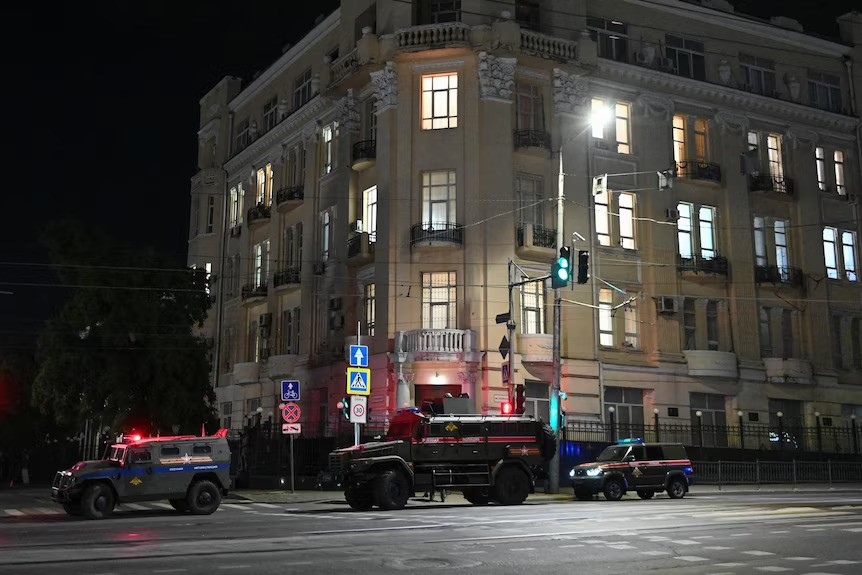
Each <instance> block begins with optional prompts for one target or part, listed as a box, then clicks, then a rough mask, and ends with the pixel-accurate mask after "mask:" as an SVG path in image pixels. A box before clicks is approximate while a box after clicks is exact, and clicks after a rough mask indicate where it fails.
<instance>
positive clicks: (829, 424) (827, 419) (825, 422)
mask: <svg viewBox="0 0 862 575" xmlns="http://www.w3.org/2000/svg"><path fill="white" fill-rule="evenodd" d="M823 427H832V418H831V417H824V418H823Z"/></svg>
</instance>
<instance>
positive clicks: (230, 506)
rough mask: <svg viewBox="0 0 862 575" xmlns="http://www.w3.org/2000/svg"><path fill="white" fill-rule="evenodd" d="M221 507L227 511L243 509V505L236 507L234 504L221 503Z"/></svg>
mask: <svg viewBox="0 0 862 575" xmlns="http://www.w3.org/2000/svg"><path fill="white" fill-rule="evenodd" d="M221 505H222V507H227V508H229V509H245V505H238V504H236V503H222V504H221Z"/></svg>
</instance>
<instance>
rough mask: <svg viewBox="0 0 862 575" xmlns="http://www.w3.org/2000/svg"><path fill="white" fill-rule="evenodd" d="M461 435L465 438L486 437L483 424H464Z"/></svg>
mask: <svg viewBox="0 0 862 575" xmlns="http://www.w3.org/2000/svg"><path fill="white" fill-rule="evenodd" d="M461 435H462V436H463V437H481V436H482V435H484V432H483V431H482V424H481V423H462V424H461Z"/></svg>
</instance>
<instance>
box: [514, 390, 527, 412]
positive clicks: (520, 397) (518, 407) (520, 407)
mask: <svg viewBox="0 0 862 575" xmlns="http://www.w3.org/2000/svg"><path fill="white" fill-rule="evenodd" d="M526 399H527V398H526V397H524V386H523V385H516V386H515V413H517V414H518V415H523V413H524V412H525V411H526V406H525V405H524V403H525V401H526Z"/></svg>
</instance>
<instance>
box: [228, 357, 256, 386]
mask: <svg viewBox="0 0 862 575" xmlns="http://www.w3.org/2000/svg"><path fill="white" fill-rule="evenodd" d="M259 378H260V364H259V363H258V362H256V361H244V362H240V363H235V364H234V366H233V381H234V383H237V384H244V383H257V382H258V380H259Z"/></svg>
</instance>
